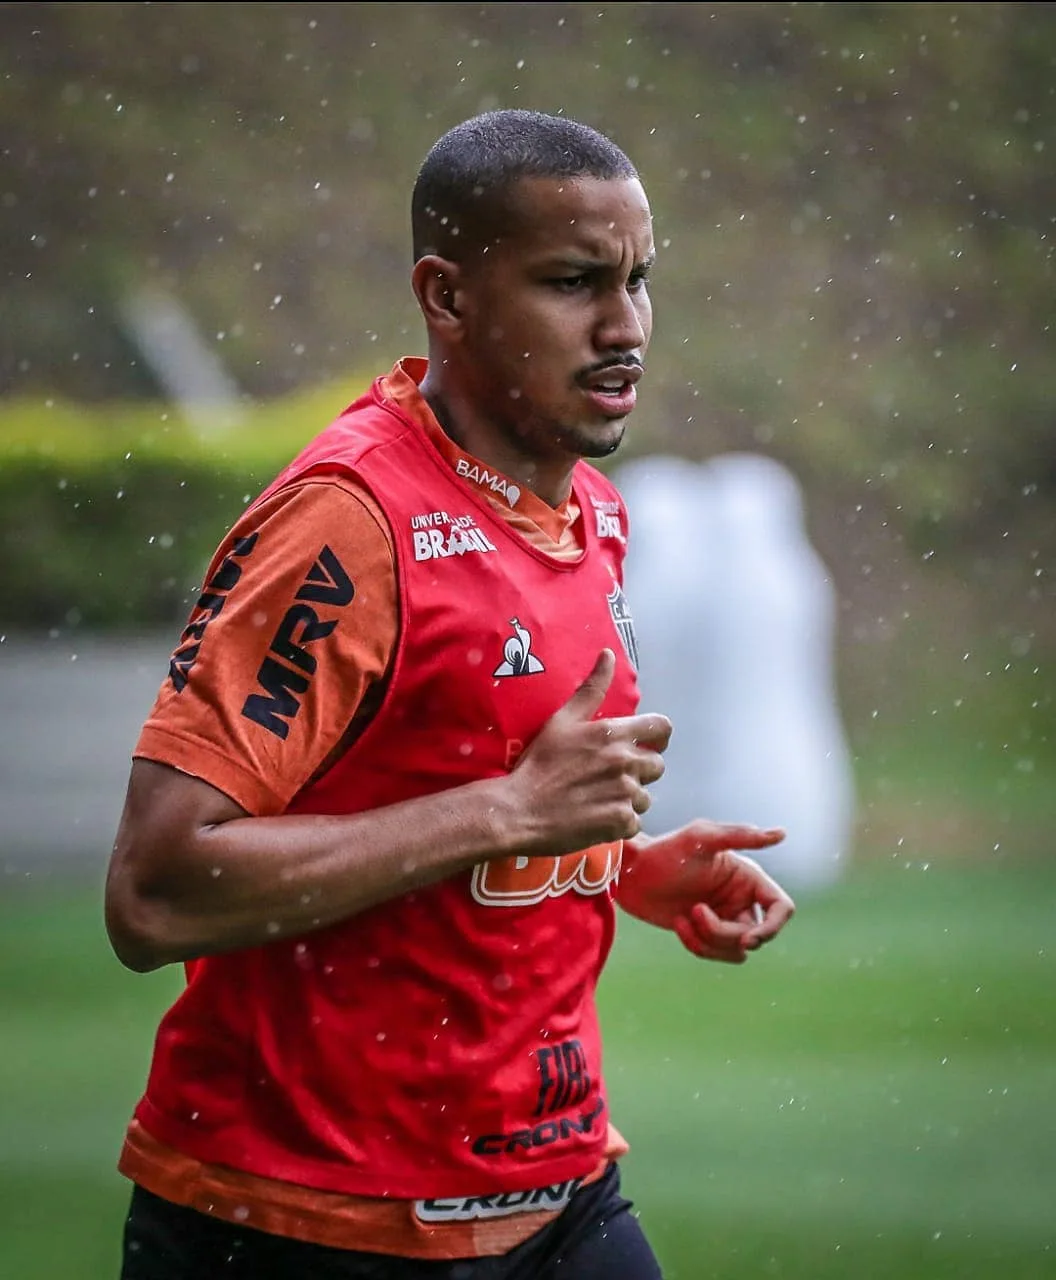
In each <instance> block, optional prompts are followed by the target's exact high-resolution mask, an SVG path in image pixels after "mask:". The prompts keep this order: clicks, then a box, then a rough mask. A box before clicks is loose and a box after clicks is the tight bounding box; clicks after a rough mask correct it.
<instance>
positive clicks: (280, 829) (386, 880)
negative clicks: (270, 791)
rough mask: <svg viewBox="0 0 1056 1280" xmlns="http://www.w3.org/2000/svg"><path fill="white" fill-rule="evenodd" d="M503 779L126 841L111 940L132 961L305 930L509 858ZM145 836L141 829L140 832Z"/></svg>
mask: <svg viewBox="0 0 1056 1280" xmlns="http://www.w3.org/2000/svg"><path fill="white" fill-rule="evenodd" d="M509 808H510V806H509V804H508V802H507V801H506V799H505V797H504V794H503V789H502V779H491V780H485V781H481V782H473V783H469V784H467V785H465V786H461V787H457V788H455V789H453V790H450V791H444V792H439V793H437V794H434V795H430V796H424V797H421V798H419V799H415V800H409V801H403V802H401V803H399V804H394V805H390V806H387V807H385V808H382V809H374V810H369V811H367V812H364V813H359V814H352V815H337V816H329V815H308V814H305V815H296V814H290V815H279V816H275V817H234V818H231V819H230V820H228V821H223V822H218V823H213V824H209V825H203V826H202V827H200V828H198V829H196V830H195V831H194V832H193V833H192V834H189V835H183V836H182V837H181V839H180V841H179V845H178V847H168V848H165V849H162V850H156V851H150V852H149V853H147V854H146V855H145V856H144V855H143V854H142V852H141V851H139V850H135V849H129V850H128V851H127V856H125V857H121V856H120V854H121V852H122V850H121V844H122V841H123V840H131V839H134V837H133V836H132V835H130V834H128V833H126V832H125V831H124V829H123V831H122V832H121V833H119V836H118V855H119V856H118V857H116V858H115V861H114V863H113V866H112V870H111V875H110V879H109V882H108V886H107V908H108V910H107V916H108V924H109V926H110V932H111V939H112V941H113V943H114V948H115V950H116V951H117V954H118V956H119V957H120V958H121V960H122V961H123V962H124V963H125V964H127V965H129V967H131V968H134V969H140V970H146V969H154V968H158V967H159V966H161V965H164V964H171V963H173V962H176V961H182V960H190V959H194V958H197V957H199V956H204V955H210V954H214V953H217V952H223V951H232V950H239V949H242V948H246V947H254V946H258V945H260V944H262V943H266V942H271V941H274V940H276V939H278V938H283V937H290V936H294V935H298V934H302V933H308V932H311V931H313V930H315V929H319V928H323V927H325V926H326V925H330V924H334V923H336V922H337V921H339V920H343V919H345V918H347V917H349V916H354V915H356V914H358V913H359V912H361V911H364V910H366V909H367V908H369V907H373V906H376V905H377V904H378V903H380V902H385V901H387V900H389V899H391V898H394V897H398V896H400V895H402V894H404V893H407V892H409V891H410V890H412V889H415V888H419V887H421V886H423V885H427V884H430V883H433V882H435V881H438V880H441V879H444V878H446V877H448V876H450V875H454V874H456V873H457V872H459V871H463V870H465V869H467V868H469V867H471V866H473V865H474V864H475V863H477V862H480V861H482V860H484V859H485V858H488V857H496V856H502V855H503V854H505V853H506V852H508V851H509V848H508V846H511V841H512V840H513V839H515V838H516V833H515V831H514V825H515V824H514V822H513V821H512V820H511V819H512V814H511V813H510V812H509ZM140 838H142V837H140Z"/></svg>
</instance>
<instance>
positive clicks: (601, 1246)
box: [106, 111, 793, 1280]
mask: <svg viewBox="0 0 1056 1280" xmlns="http://www.w3.org/2000/svg"><path fill="white" fill-rule="evenodd" d="M412 230H413V240H414V265H413V270H412V272H411V284H412V286H413V289H414V293H415V296H416V298H417V300H418V304H419V306H420V308H421V312H422V316H423V318H424V322H425V328H426V331H427V335H428V358H427V359H416V358H407V359H404V360H401V361H400V362H399V363H398V364H397V365H396V366H395V367H394V368H393V369H392V370H391V371H390V372H389V373H387V374H385V375H384V376H380V377H379V378H378V379H377V380H376V381H375V383H374V384H373V386H372V387H371V388H370V390H369V391H368V392H367V394H365V395H364V396H363V397H362V398H361V399H360V400H357V401H356V402H355V403H354V404H353V405H351V406H350V407H349V408H348V409H346V410H345V411H344V412H343V413H342V414H341V415H340V416H339V417H338V418H337V419H336V421H335V422H333V423H332V424H331V425H330V426H329V427H328V428H326V429H325V430H324V431H322V433H321V434H320V435H319V436H317V437H316V438H315V439H314V440H313V441H311V443H309V444H308V445H307V447H306V448H305V449H304V450H303V452H302V453H301V454H300V455H299V456H298V457H297V458H295V459H294V461H293V462H291V463H290V465H289V466H288V467H286V469H285V470H284V471H283V472H282V473H281V474H280V475H279V476H278V477H277V478H276V479H275V481H274V482H273V483H272V484H271V485H270V486H269V487H268V488H267V489H265V490H264V492H263V493H262V494H261V495H260V496H259V497H258V498H257V499H256V501H255V502H253V503H252V505H251V506H250V507H249V508H248V509H247V510H246V511H245V512H244V513H243V514H242V515H241V516H240V517H239V519H238V521H237V523H236V524H235V526H234V528H233V529H232V530H231V532H230V534H229V535H228V536H227V537H226V538H225V539H224V541H223V543H222V545H221V546H220V547H219V548H218V550H217V552H216V556H215V558H214V560H213V562H212V564H211V566H210V568H209V570H208V573H207V576H206V580H205V585H204V588H203V591H202V594H201V597H200V599H199V600H198V603H197V605H196V607H195V608H194V610H193V612H192V614H191V616H190V619H189V622H188V625H187V627H186V629H185V630H184V632H183V635H182V636H181V638H180V640H179V643H178V644H177V646H176V649H175V651H174V653H173V657H172V661H171V665H170V669H169V673H168V676H167V678H166V680H165V682H164V683H163V685H162V688H161V690H160V692H159V694H158V698H157V701H156V703H155V705H154V707H153V709H152V711H151V713H150V716H149V718H148V720H147V722H146V724H145V725H144V727H143V730H142V734H141V737H140V739H139V742H138V744H137V746H136V748H135V751H134V760H133V764H132V771H131V777H130V782H129V789H128V796H127V800H126V803H125V808H124V813H123V816H122V820H121V824H120V829H119V831H118V835H117V840H116V844H115V848H114V853H113V858H112V862H111V865H110V869H109V874H108V879H107V892H106V918H107V924H108V928H109V932H110V937H111V940H112V942H113V946H114V949H115V951H116V953H117V955H118V956H119V957H120V959H121V960H122V961H123V962H124V963H125V964H126V965H128V966H129V967H130V968H132V969H135V970H141V971H142V970H150V969H154V968H157V967H158V966H160V965H164V964H171V963H176V962H182V963H183V964H184V965H185V967H186V978H187V981H186V986H185V988H184V990H183V991H182V993H181V995H180V996H179V998H178V999H177V1000H176V1001H175V1003H174V1004H173V1006H172V1008H170V1009H169V1010H168V1012H167V1013H166V1014H165V1015H164V1017H163V1019H162V1021H161V1025H160V1027H159V1030H158V1034H157V1040H156V1044H155V1049H154V1055H153V1061H152V1064H151V1069H150V1073H149V1078H148V1081H147V1084H146V1088H145V1092H144V1094H143V1097H142V1099H141V1100H140V1102H139V1104H138V1106H137V1107H136V1110H135V1114H134V1116H133V1117H132V1119H131V1122H130V1124H129V1128H128V1131H127V1136H126V1138H125V1142H124V1146H123V1150H122V1153H121V1157H120V1168H121V1170H122V1171H123V1173H124V1174H126V1175H127V1176H128V1178H129V1179H130V1180H131V1181H132V1183H133V1184H134V1185H133V1191H132V1200H131V1208H130V1213H129V1217H128V1220H127V1224H126V1231H125V1240H124V1263H123V1271H122V1276H123V1280H205V1278H209V1277H214V1276H245V1277H253V1280H269V1278H274V1280H314V1278H315V1277H343V1278H348V1280H351V1278H353V1277H363V1278H365V1277H371V1278H372V1280H389V1278H390V1277H393V1278H396V1277H398V1278H400V1280H416V1278H417V1277H426V1276H428V1277H432V1278H433V1280H456V1278H457V1280H485V1277H487V1278H488V1280H515V1278H519V1277H523V1278H525V1280H527V1278H528V1277H532V1278H533V1280H563V1278H567V1280H571V1278H572V1277H577V1278H579V1280H591V1278H597V1280H600V1278H601V1277H605V1278H606V1280H650V1278H655V1277H657V1276H659V1274H660V1272H659V1268H658V1265H657V1262H656V1259H655V1257H654V1256H653V1253H652V1251H651V1249H650V1247H649V1245H648V1243H647V1242H646V1240H645V1238H644V1236H643V1234H642V1232H641V1230H640V1227H639V1224H638V1221H637V1219H636V1217H635V1216H634V1215H632V1214H631V1213H629V1212H628V1208H629V1201H627V1200H625V1199H624V1198H623V1197H622V1196H621V1194H620V1187H619V1173H618V1160H619V1157H620V1156H621V1155H622V1154H623V1153H624V1152H625V1151H626V1144H625V1142H624V1141H623V1139H622V1138H621V1136H620V1134H619V1132H618V1131H617V1130H616V1129H615V1128H614V1127H613V1125H612V1123H611V1122H610V1118H609V1113H608V1108H607V1104H606V1095H605V1087H604V1081H603V1076H602V1061H601V1042H600V1037H599V1029H598V1020H597V1014H596V1009H595V1001H594V992H595V985H596V982H597V979H598V975H599V973H600V971H601V968H602V966H603V964H604V962H605V959H606V956H607V954H608V951H609V947H610V944H611V943H612V939H613V932H614V927H615V919H614V917H615V908H616V907H617V906H620V907H622V908H623V909H625V910H626V911H628V912H630V913H631V914H632V915H635V916H637V917H639V918H640V919H642V920H646V921H649V922H650V923H652V924H654V925H657V926H659V927H661V928H664V929H668V930H671V931H672V932H673V933H674V934H675V935H676V936H677V938H678V939H679V941H680V942H681V943H682V945H683V946H685V947H686V948H688V949H689V950H690V951H691V952H692V953H694V954H695V955H698V956H701V957H705V958H710V959H715V960H721V961H728V962H732V963H739V962H742V961H744V960H745V959H746V957H747V956H748V955H749V953H750V952H752V951H753V950H755V949H756V948H757V947H759V946H760V945H761V944H762V943H764V942H766V941H767V940H768V939H770V938H772V937H773V936H774V935H775V934H776V933H777V932H778V931H779V930H780V929H781V928H782V926H783V925H784V924H785V923H786V921H787V920H788V919H789V918H790V916H791V914H792V911H793V905H792V902H791V900H790V898H789V897H788V895H787V894H786V893H785V892H784V891H783V890H782V889H781V888H780V887H779V886H778V885H777V884H776V883H775V882H774V881H773V880H772V879H771V878H770V877H769V876H767V875H766V874H764V872H763V871H762V870H761V868H760V867H759V866H758V865H757V864H756V863H755V862H754V861H753V860H752V859H751V858H750V857H749V856H746V855H745V854H744V853H738V852H735V850H752V849H761V848H765V847H767V846H769V845H771V844H774V843H776V842H777V841H779V840H780V839H781V837H782V834H783V833H782V832H781V831H780V830H776V829H775V830H759V829H757V828H755V827H751V826H733V825H720V824H718V823H713V822H708V821H704V820H701V821H697V822H694V823H692V824H690V825H689V826H688V827H686V828H684V829H682V830H679V831H677V832H673V833H668V834H666V835H660V836H655V837H650V836H647V835H645V833H644V832H643V831H642V827H641V817H642V815H643V814H644V813H645V811H646V810H647V808H648V805H649V791H648V788H649V785H650V783H652V782H654V781H656V780H657V779H658V778H659V777H660V775H661V773H662V770H663V761H662V753H663V751H664V748H665V747H666V745H667V742H668V737H669V735H670V732H671V724H670V722H669V720H668V719H667V718H666V717H665V716H663V715H660V714H657V713H652V712H649V713H641V712H639V711H638V708H637V701H638V697H637V689H636V681H635V666H634V661H635V639H634V628H633V621H632V614H631V608H630V605H629V603H628V601H627V600H626V599H625V598H624V595H623V591H622V589H621V563H622V559H623V555H624V551H625V547H626V539H627V521H626V515H625V512H624V508H623V504H622V502H621V500H620V496H619V494H618V492H617V491H616V490H615V488H614V487H613V486H612V485H611V484H610V483H609V482H608V481H607V480H606V479H605V478H604V477H603V476H602V474H601V473H600V472H599V471H597V470H596V469H595V468H593V467H591V466H590V465H589V464H588V463H586V462H585V461H583V459H585V458H599V457H604V456H606V455H608V454H610V453H612V451H613V450H614V449H616V448H617V446H618V445H619V443H620V440H621V437H622V435H623V432H624V426H625V423H626V420H627V418H628V415H629V414H630V412H631V410H632V409H633V408H634V404H635V398H636V395H637V385H638V382H639V379H640V378H641V377H642V374H643V370H644V364H643V360H644V356H645V352H646V348H647V346H648V342H649V335H650V328H651V313H650V303H649V292H648V275H649V270H650V267H651V265H652V262H653V256H654V250H653V235H652V221H651V216H650V211H649V205H648V202H647V200H646V196H645V192H644V191H643V188H642V185H641V183H640V181H639V178H638V175H637V173H636V171H635V169H634V167H633V165H632V164H631V162H630V161H629V160H628V158H627V157H626V156H625V155H624V154H623V152H622V151H621V150H619V148H617V147H616V146H615V145H614V144H613V143H612V142H611V141H610V140H609V139H607V138H605V137H604V136H602V135H600V134H598V133H597V132H595V131H594V130H593V129H590V128H588V127H586V126H584V125H582V124H578V123H576V122H573V121H571V120H567V119H564V118H561V117H551V116H547V115H542V114H537V113H533V112H526V111H497V112H491V113H487V114H485V115H482V116H479V117H476V118H474V119H471V120H468V121H466V122H465V123H463V124H461V125H459V126H457V127H456V128H454V129H452V130H451V131H450V132H449V133H447V134H445V135H444V136H443V137H442V138H440V139H439V141H438V142H436V144H435V145H434V146H433V148H432V149H431V151H430V152H429V154H428V156H427V157H426V159H425V161H424V163H423V165H422V167H421V170H420V173H419V175H418V179H417V182H416V184H415V189H414V193H413V198H412ZM719 728H720V727H719V726H717V727H716V731H719Z"/></svg>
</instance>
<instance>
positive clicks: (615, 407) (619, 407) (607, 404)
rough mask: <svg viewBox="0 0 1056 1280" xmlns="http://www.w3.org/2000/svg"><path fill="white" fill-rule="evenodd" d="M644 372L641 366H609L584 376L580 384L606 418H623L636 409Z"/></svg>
mask: <svg viewBox="0 0 1056 1280" xmlns="http://www.w3.org/2000/svg"><path fill="white" fill-rule="evenodd" d="M643 372H644V370H643V369H642V366H641V365H640V364H620V365H609V366H608V367H606V368H604V369H596V370H594V371H593V372H591V373H588V374H584V375H583V376H582V377H581V378H580V379H579V383H580V386H582V387H583V389H584V390H585V391H586V392H587V394H588V396H589V397H590V399H591V400H592V401H593V402H594V404H595V405H597V407H598V408H600V409H601V410H602V412H603V413H604V414H605V415H606V417H617V418H623V417H626V415H627V414H628V413H630V412H631V410H632V409H633V408H634V404H635V400H636V399H637V392H636V391H635V384H636V383H637V382H638V380H639V378H641V376H642V374H643Z"/></svg>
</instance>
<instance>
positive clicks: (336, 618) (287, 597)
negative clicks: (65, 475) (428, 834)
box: [133, 476, 399, 815]
mask: <svg viewBox="0 0 1056 1280" xmlns="http://www.w3.org/2000/svg"><path fill="white" fill-rule="evenodd" d="M398 630H399V606H398V603H397V590H396V568H395V557H394V552H393V543H392V534H391V532H390V530H389V527H388V523H387V521H386V519H385V516H384V514H383V513H382V511H381V509H380V508H379V507H378V505H377V503H376V502H375V501H374V499H373V498H372V497H371V496H370V494H369V493H368V492H367V491H366V490H365V489H364V488H363V487H361V486H360V485H358V484H356V483H355V482H353V481H352V480H350V479H346V478H344V477H335V476H314V477H311V478H309V479H307V480H304V481H302V482H300V483H299V484H296V485H294V486H291V487H290V488H289V489H286V490H283V491H281V492H279V493H277V494H274V495H273V496H272V497H271V498H269V499H268V500H267V501H266V502H264V503H261V504H260V505H259V506H257V507H254V508H252V509H251V510H249V511H247V512H246V513H245V514H244V515H243V516H242V518H241V519H240V520H239V521H238V523H237V524H236V525H235V526H234V528H233V529H232V530H231V532H230V533H229V534H228V536H227V537H226V538H225V539H224V542H223V544H222V545H221V547H220V548H219V550H218V551H217V553H216V555H215V557H214V558H213V562H212V564H211V565H210V566H209V570H208V572H207V574H206V578H205V585H204V587H203V589H202V594H201V596H200V598H199V600H198V603H197V605H196V606H195V608H194V610H193V611H192V613H191V616H190V619H189V621H188V625H187V627H186V628H185V629H184V632H183V635H182V637H181V639H180V643H179V644H178V645H177V647H176V650H175V652H174V653H173V656H172V661H171V663H170V668H169V675H168V677H167V678H166V680H165V682H164V683H163V684H162V687H161V690H160V691H159V693H158V696H157V699H156V701H155V703H154V706H153V708H152V710H151V712H150V715H149V717H148V719H147V721H146V723H145V725H144V726H143V729H142V732H141V734H140V737H139V741H138V743H137V745H136V747H135V750H134V752H133V755H134V756H137V757H143V758H145V759H149V760H156V761H159V762H160V763H162V764H168V765H172V766H173V767H174V768H177V769H180V770H182V771H183V772H184V773H189V774H192V775H194V776H195V777H198V778H202V779H203V780H204V781H206V782H208V783H210V784H211V785H212V786H214V787H216V788H217V789H218V790H220V791H223V792H224V793H225V794H226V795H228V796H230V797H231V799H232V800H234V801H235V802H236V803H237V804H239V805H241V806H242V808H243V809H245V810H246V811H247V812H249V813H251V814H255V815H262V814H273V813H279V812H281V811H282V810H283V809H284V808H285V807H286V806H287V804H288V803H289V802H290V800H291V799H292V798H293V796H294V795H296V793H297V792H298V791H299V790H300V788H301V787H302V786H303V785H304V784H305V783H306V782H307V781H308V779H309V778H311V776H312V774H313V773H314V772H315V771H316V769H317V768H318V767H319V766H320V764H321V763H322V762H323V761H324V760H325V759H326V757H327V756H328V755H329V754H330V752H331V751H333V750H334V749H335V748H336V747H337V746H338V744H339V743H340V742H341V739H342V737H343V735H344V733H345V731H346V730H347V729H348V727H349V723H350V722H351V721H352V719H353V717H354V716H355V715H356V712H357V710H358V709H359V708H360V706H361V704H362V702H363V699H364V695H366V694H367V693H369V692H370V691H371V689H372V687H373V686H375V685H376V684H377V682H378V681H380V680H382V679H383V678H384V676H385V673H386V671H387V669H388V666H389V661H390V658H391V657H392V654H393V651H394V649H395V646H396V641H397V636H398Z"/></svg>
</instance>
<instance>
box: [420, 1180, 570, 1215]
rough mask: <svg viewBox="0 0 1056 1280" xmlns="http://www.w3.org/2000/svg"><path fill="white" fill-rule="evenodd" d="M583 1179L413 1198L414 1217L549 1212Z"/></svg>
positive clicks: (564, 1202)
mask: <svg viewBox="0 0 1056 1280" xmlns="http://www.w3.org/2000/svg"><path fill="white" fill-rule="evenodd" d="M582 1181H583V1179H582V1178H569V1179H568V1180H567V1181H566V1182H555V1183H554V1184H553V1185H552V1186H549V1187H536V1188H535V1189H534V1190H532V1191H504V1192H501V1193H500V1194H498V1195H493V1196H462V1197H460V1198H458V1199H451V1200H439V1199H437V1200H416V1201H415V1202H414V1212H415V1216H416V1217H417V1218H418V1219H419V1221H421V1222H472V1221H474V1220H476V1219H480V1218H507V1217H509V1216H510V1215H511V1214H514V1213H540V1212H544V1211H547V1210H548V1211H550V1212H551V1213H554V1212H557V1211H558V1210H561V1209H563V1208H564V1207H565V1206H566V1205H567V1204H568V1202H569V1201H570V1200H571V1199H572V1197H573V1196H574V1195H575V1194H576V1191H577V1190H578V1189H579V1185H580V1183H581V1182H582Z"/></svg>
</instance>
